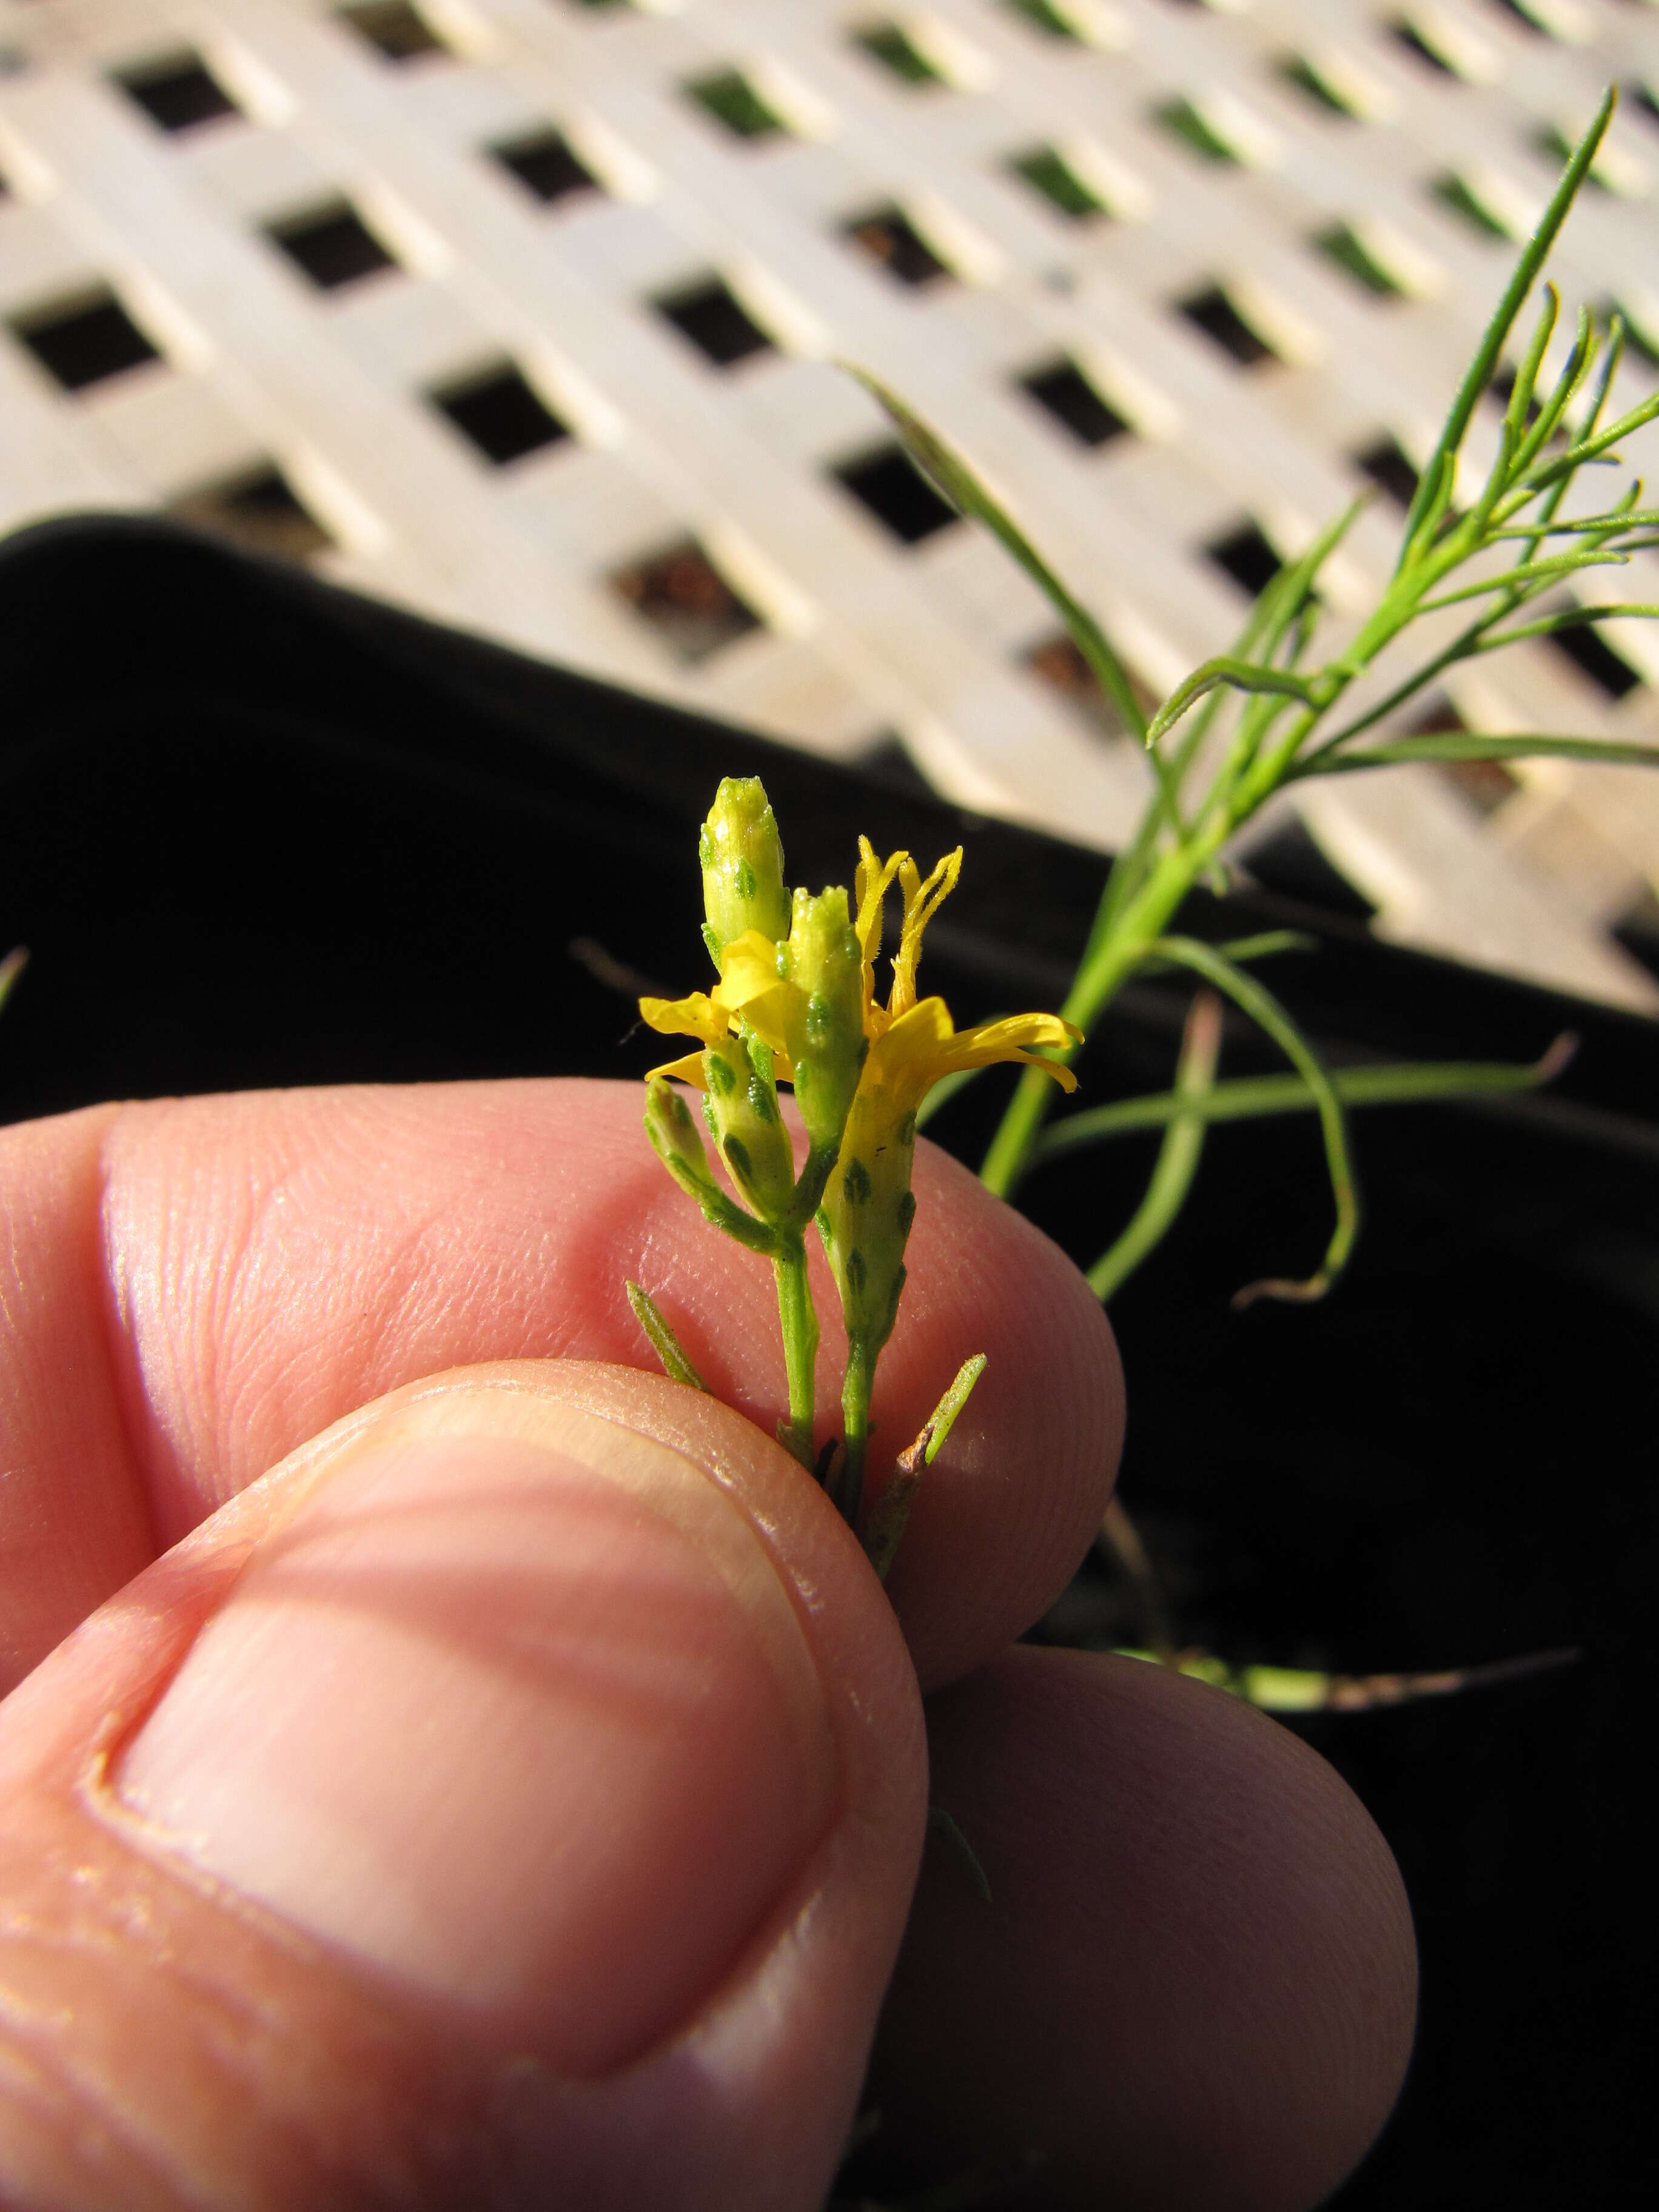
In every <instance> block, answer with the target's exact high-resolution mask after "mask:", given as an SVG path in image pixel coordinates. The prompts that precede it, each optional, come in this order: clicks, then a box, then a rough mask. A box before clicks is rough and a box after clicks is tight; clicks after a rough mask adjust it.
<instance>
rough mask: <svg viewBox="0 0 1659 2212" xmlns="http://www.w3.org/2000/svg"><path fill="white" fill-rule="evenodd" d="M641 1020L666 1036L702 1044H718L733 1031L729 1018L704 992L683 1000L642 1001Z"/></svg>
mask: <svg viewBox="0 0 1659 2212" xmlns="http://www.w3.org/2000/svg"><path fill="white" fill-rule="evenodd" d="M640 1018H641V1021H642V1022H643V1023H644V1024H645V1025H646V1027H647V1029H653V1030H660V1031H661V1032H662V1034H663V1036H695V1037H701V1038H702V1041H703V1042H704V1043H705V1044H718V1043H719V1042H720V1040H721V1039H722V1038H723V1037H726V1036H730V1035H731V1031H732V1020H731V1017H730V1015H728V1014H727V1012H726V1010H725V1008H724V1007H723V1006H717V1005H716V1004H715V1002H714V1000H713V999H711V998H710V997H709V996H708V994H707V992H704V991H693V992H692V993H691V994H690V996H689V997H688V998H684V999H641V1000H640Z"/></svg>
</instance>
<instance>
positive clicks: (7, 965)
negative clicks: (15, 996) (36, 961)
mask: <svg viewBox="0 0 1659 2212" xmlns="http://www.w3.org/2000/svg"><path fill="white" fill-rule="evenodd" d="M28 964H29V956H28V947H27V945H15V946H14V947H13V949H12V950H11V951H9V953H7V955H6V957H5V958H4V959H3V960H0V1006H4V1005H5V1003H6V1001H7V1000H8V999H9V998H10V996H11V994H12V992H13V990H14V988H15V986H16V982H17V979H18V977H19V976H20V975H21V974H22V972H23V970H24V969H25V968H27V966H28Z"/></svg>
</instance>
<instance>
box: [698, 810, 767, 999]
mask: <svg viewBox="0 0 1659 2212" xmlns="http://www.w3.org/2000/svg"><path fill="white" fill-rule="evenodd" d="M697 858H698V860H700V861H701V862H702V903H703V911H704V912H705V913H706V914H707V915H708V921H707V922H706V923H705V924H704V926H703V933H702V934H703V942H704V943H705V944H706V945H708V952H709V957H710V958H711V959H712V960H713V961H714V965H715V966H716V967H717V968H718V967H719V965H720V954H721V952H722V951H723V950H724V949H725V947H726V945H728V944H729V943H730V942H731V940H732V939H733V938H734V937H741V936H742V935H743V933H744V930H745V929H757V930H759V932H760V933H761V934H762V936H763V937H767V938H769V939H771V940H772V942H773V943H774V944H776V943H777V942H778V940H779V939H781V938H783V937H787V935H788V933H789V894H788V892H787V890H785V889H784V883H783V841H782V839H781V837H780V836H778V825H777V823H776V821H775V819H774V817H773V813H772V809H771V806H770V805H769V803H768V800H767V797H766V789H765V786H764V785H763V783H762V782H761V780H760V778H759V777H758V776H757V775H749V776H733V775H728V776H727V777H726V779H725V781H723V782H722V783H721V785H720V789H719V790H718V791H717V792H716V793H715V794H714V805H713V806H712V807H710V809H709V810H708V820H707V821H706V822H705V823H703V825H702V834H701V835H700V836H699V837H698V839H697Z"/></svg>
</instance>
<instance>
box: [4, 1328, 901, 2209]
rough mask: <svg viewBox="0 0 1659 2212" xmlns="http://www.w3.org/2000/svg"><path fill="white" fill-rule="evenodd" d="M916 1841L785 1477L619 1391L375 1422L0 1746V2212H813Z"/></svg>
mask: <svg viewBox="0 0 1659 2212" xmlns="http://www.w3.org/2000/svg"><path fill="white" fill-rule="evenodd" d="M925 1800H926V1776H925V1753H924V1750H923V1746H922V1733H921V1708H920V1703H919V1699H918V1696H917V1692H916V1688H915V1679H914V1676H913V1674H912V1673H911V1670H910V1667H909V1662H908V1657H907V1656H906V1653H905V1650H904V1647H903V1644H902V1639H901V1638H900V1636H899V1632H898V1630H897V1628H896V1625H895V1622H894V1620H893V1616H892V1614H891V1612H890V1609H889V1608H888V1606H887V1603H886V1601H885V1599H884V1597H883V1596H882V1595H881V1592H880V1589H879V1587H878V1584H877V1583H876V1582H875V1580H874V1577H872V1575H871V1574H870V1572H869V1570H868V1568H867V1566H866V1564H865V1562H864V1560H863V1559H862V1556H861V1554H860V1552H859V1550H858V1547H857V1546H856V1545H855V1544H854V1542H853V1541H852V1539H851V1538H850V1536H849V1535H848V1531H847V1530H846V1529H845V1528H844V1527H843V1526H842V1523H841V1522H840V1521H839V1520H838V1519H837V1518H836V1515H835V1513H834V1512H833V1510H831V1508H830V1507H829V1504H828V1503H827V1502H826V1500H825V1499H824V1498H823V1495H822V1493H821V1492H818V1491H817V1489H816V1488H815V1487H814V1486H812V1485H811V1484H810V1483H807V1482H805V1481H804V1480H802V1479H801V1476H800V1473H799V1469H798V1468H795V1466H794V1464H793V1462H791V1461H789V1460H787V1459H786V1458H785V1456H784V1455H783V1454H782V1452H781V1450H780V1449H778V1447H777V1446H776V1445H775V1444H774V1443H772V1442H771V1441H770V1440H769V1438H767V1437H763V1436H762V1435H761V1434H760V1433H759V1431H757V1430H756V1429H754V1428H752V1427H750V1425H749V1424H747V1423H746V1422H744V1421H743V1420H742V1419H739V1418H738V1416H737V1415H736V1414H734V1413H731V1412H730V1411H729V1410H728V1409H726V1407H722V1406H720V1405H719V1404H717V1403H716V1402H715V1401H713V1400H712V1399H709V1398H706V1397H701V1396H698V1395H696V1394H695V1393H693V1392H691V1391H690V1390H686V1389H682V1388H679V1387H678V1386H676V1385H673V1384H671V1383H665V1382H664V1381H662V1380H660V1379H659V1378H658V1377H654V1376H644V1375H639V1374H635V1373H632V1372H629V1371H626V1370H620V1369H615V1368H606V1367H594V1366H582V1365H574V1364H545V1365H527V1364H526V1365H517V1366H512V1367H495V1368H478V1369H471V1370H463V1371H460V1372H458V1373H455V1374H453V1375H449V1376H441V1377H438V1378H437V1379H436V1380H435V1381H433V1382H429V1383H420V1384H416V1385H414V1386H412V1387H411V1388H410V1389H405V1390H403V1391H399V1392H398V1393H397V1394H395V1395H393V1396H392V1397H390V1398H387V1399H385V1400H382V1401H380V1403H378V1404H376V1405H374V1406H372V1407H368V1408H367V1409H365V1410H364V1411H363V1412H362V1413H357V1414H355V1415H353V1416H352V1417H351V1418H350V1419H349V1420H347V1421H345V1422H343V1423H341V1424H340V1425H338V1426H337V1427H336V1428H334V1429H332V1430H331V1431H328V1432H327V1433H326V1434H325V1435H324V1436H323V1437H319V1438H318V1439H317V1440H315V1441H314V1442H313V1443H311V1444H308V1445H307V1446H305V1447H304V1448H303V1449H301V1450H300V1451H299V1452H297V1453H295V1455H293V1456H292V1457H291V1458H289V1460H287V1461H285V1462H283V1464H282V1466H280V1467H279V1468H276V1469H275V1470H274V1471H273V1472H272V1473H271V1474H270V1475H268V1476H266V1477H265V1478H264V1480H263V1481H261V1482H259V1483H258V1484H256V1485H255V1486H253V1487H252V1489H251V1490H249V1491H247V1492H244V1493H243V1495H242V1496H241V1497H240V1498H237V1499H235V1500H234V1502H233V1503H232V1504H228V1505H227V1506H226V1507H224V1508H223V1510H222V1511H221V1512H219V1513H218V1514H217V1515H216V1516H215V1517H214V1518H213V1519H212V1520H211V1521H210V1522H207V1523H206V1524H205V1525H204V1527H203V1528H200V1529H198V1530H197V1532H196V1534H194V1535H193V1536H191V1538H189V1539H188V1540H187V1541H185V1543H183V1544H181V1545H180V1546H179V1547H178V1548H177V1549H176V1550H175V1551H173V1552H172V1553H169V1554H168V1555H167V1557H166V1558H165V1559H161V1560H160V1561H159V1562H158V1563H157V1564H156V1565H155V1566H153V1567H152V1568H150V1569H149V1571H147V1572H146V1573H145V1574H143V1575H142V1576H141V1577H139V1578H138V1579H137V1581H136V1582H134V1583H131V1585H130V1586H129V1587H128V1589H126V1590H125V1591H124V1592H122V1593H121V1595H119V1596H118V1597H117V1598H115V1599H113V1600H112V1601H111V1602H110V1603H109V1604H108V1605H106V1606H105V1607H103V1608H102V1610H101V1611H100V1612H99V1613H96V1614H94V1616H93V1617H92V1619H91V1620H88V1622H86V1623H85V1624H84V1626H82V1628H81V1629H80V1630H79V1631H77V1632H76V1634H75V1635H74V1636H73V1637H71V1638H70V1640H69V1641H68V1642H67V1643H66V1644H63V1645H62V1646H60V1647H59V1649H58V1650H57V1651H56V1652H55V1653H54V1654H53V1655H52V1657H51V1658H49V1659H47V1660H46V1662H44V1663H43V1664H42V1665H41V1666H40V1668H37V1669H36V1671H35V1673H34V1674H33V1675H32V1676H30V1678H29V1679H28V1680H27V1681H26V1682H25V1683H24V1684H23V1685H22V1686H21V1687H20V1688H19V1689H17V1690H16V1691H15V1692H14V1693H13V1695H12V1696H11V1697H10V1698H9V1699H8V1700H7V1701H6V1702H5V1704H4V1705H0V1806H3V1808H4V1812H3V1816H0V2203H6V2204H8V2205H19V2206H25V2205H35V2204H47V2203H50V2204H51V2205H52V2206H54V2207H70V2206H101V2205H108V2204H113V2203H120V2204H122V2205H123V2206H125V2207H148V2206H152V2205H153V2206H156V2207H170V2206H178V2205H183V2204H185V2203H188V2204H191V2205H201V2204H204V2203H212V2204H218V2203H236V2204H238V2205H240V2206H245V2207H247V2208H249V2212H260V2208H265V2207H272V2208H274V2207H278V2206H281V2207H284V2208H287V2207H293V2206H295V2205H301V2204H320V2203H327V2204H329V2205H330V2206H340V2207H347V2206H356V2205H359V2204H362V2205H367V2204H369V2203H374V2204H381V2203H389V2202H394V2201H395V2202H396V2203H398V2204H400V2205H409V2206H418V2207H422V2208H424V2207H428V2206H438V2205H448V2204H458V2205H459V2204H465V2205H466V2206H469V2207H472V2206H479V2207H483V2206H495V2205H503V2206H505V2205H518V2204H525V2205H529V2204H541V2203H557V2204H560V2205H565V2206H569V2207H571V2208H573V2212H576V2209H577V2208H580V2212H587V2208H589V2207H592V2208H608V2207H611V2206H615V2207H617V2208H622V2207H629V2208H635V2207H638V2206H640V2205H642V2204H650V2205H652V2206H653V2207H659V2208H663V2212H678V2208H681V2207H685V2208H702V2207H708V2208H710V2212H713V2208H716V2207H718V2208H720V2212H751V2208H761V2207H766V2208H772V2207H776V2208H780V2212H782V2208H786V2207H788V2208H800V2212H807V2208H811V2207H812V2206H815V2205H816V2204H817V2203H821V2202H822V2200H823V2196H824V2195H825V2193H826V2191H827V2189H828V2186H829V2179H830V2177H831V2175H832V2173H833V2171H834V2167H835V2164H836V2156H837V2154H838V2152H839V2149H840V2148H841V2145H842V2142H843V2141H844V2139H845V2136H846V2133H847V2130H848V2126H849V2124H850V2122H851V2119H852V2117H853V2112H854V2103H855V2100H856V2098H857V2095H858V2091H859V2086H860V2080H861V2077H862V2073H863V2068H864V2063H865V2059H866V2052H867V2049H868V2045H869V2042H870V2039H871V2036H872V2032H873V2028H874V2023H875V2017H876V2011H877V2007H878V2003H879V2001H880V1997H881V1994H882V1990H883V1989H884V1984H885V1983H886V1979H887V1977H888V1974H889V1972H890V1968H891V1966H892V1962H893V1958H894V1954H895V1953H896V1949H897V1946H898V1940H899V1936H900V1932H901V1929H902V1923H903V1918H904V1913H905V1910H906V1907H907V1905H908V1899H909V1894H910V1889H911V1886H912V1882H913V1881H914V1877H915V1869H916V1864H917V1861H918V1858H919V1857H920V1853H921V1838H922V1831H923V1824H924V1816H925Z"/></svg>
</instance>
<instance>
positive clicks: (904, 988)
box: [887, 845, 962, 1019]
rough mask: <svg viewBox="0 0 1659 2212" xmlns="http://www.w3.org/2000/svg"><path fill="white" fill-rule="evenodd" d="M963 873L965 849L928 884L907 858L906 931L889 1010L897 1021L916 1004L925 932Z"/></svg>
mask: <svg viewBox="0 0 1659 2212" xmlns="http://www.w3.org/2000/svg"><path fill="white" fill-rule="evenodd" d="M961 873H962V848H961V846H960V845H958V846H957V849H956V851H955V852H954V853H947V854H945V858H944V859H943V860H940V861H939V864H938V866H936V867H935V868H934V870H933V873H932V874H931V875H930V876H929V877H928V878H927V881H926V882H925V883H924V882H923V881H922V879H921V876H920V875H919V874H918V872H917V870H916V867H915V863H914V862H913V861H912V860H910V858H909V855H908V854H906V855H905V856H904V865H903V866H902V867H901V869H900V871H899V881H900V882H901V883H902V884H903V886H904V929H903V933H902V935H901V937H900V939H899V949H898V951H897V952H896V954H895V955H894V957H893V988H892V993H891V995H890V997H889V999H888V1001H887V1010H888V1012H889V1013H890V1014H891V1015H892V1016H893V1017H894V1018H895V1019H897V1018H898V1017H899V1016H901V1015H902V1014H906V1013H908V1012H909V1011H910V1009H911V1008H912V1007H913V1006H915V1004H916V968H917V966H918V964H919V963H920V961H921V937H922V932H923V931H924V930H925V929H926V928H927V925H928V923H929V922H930V921H932V920H933V916H934V915H936V914H937V913H938V912H939V908H941V907H942V906H943V905H944V903H945V900H946V899H948V898H949V897H950V896H951V892H952V891H953V890H955V889H956V887H957V878H958V877H959V876H960V875H961Z"/></svg>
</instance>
